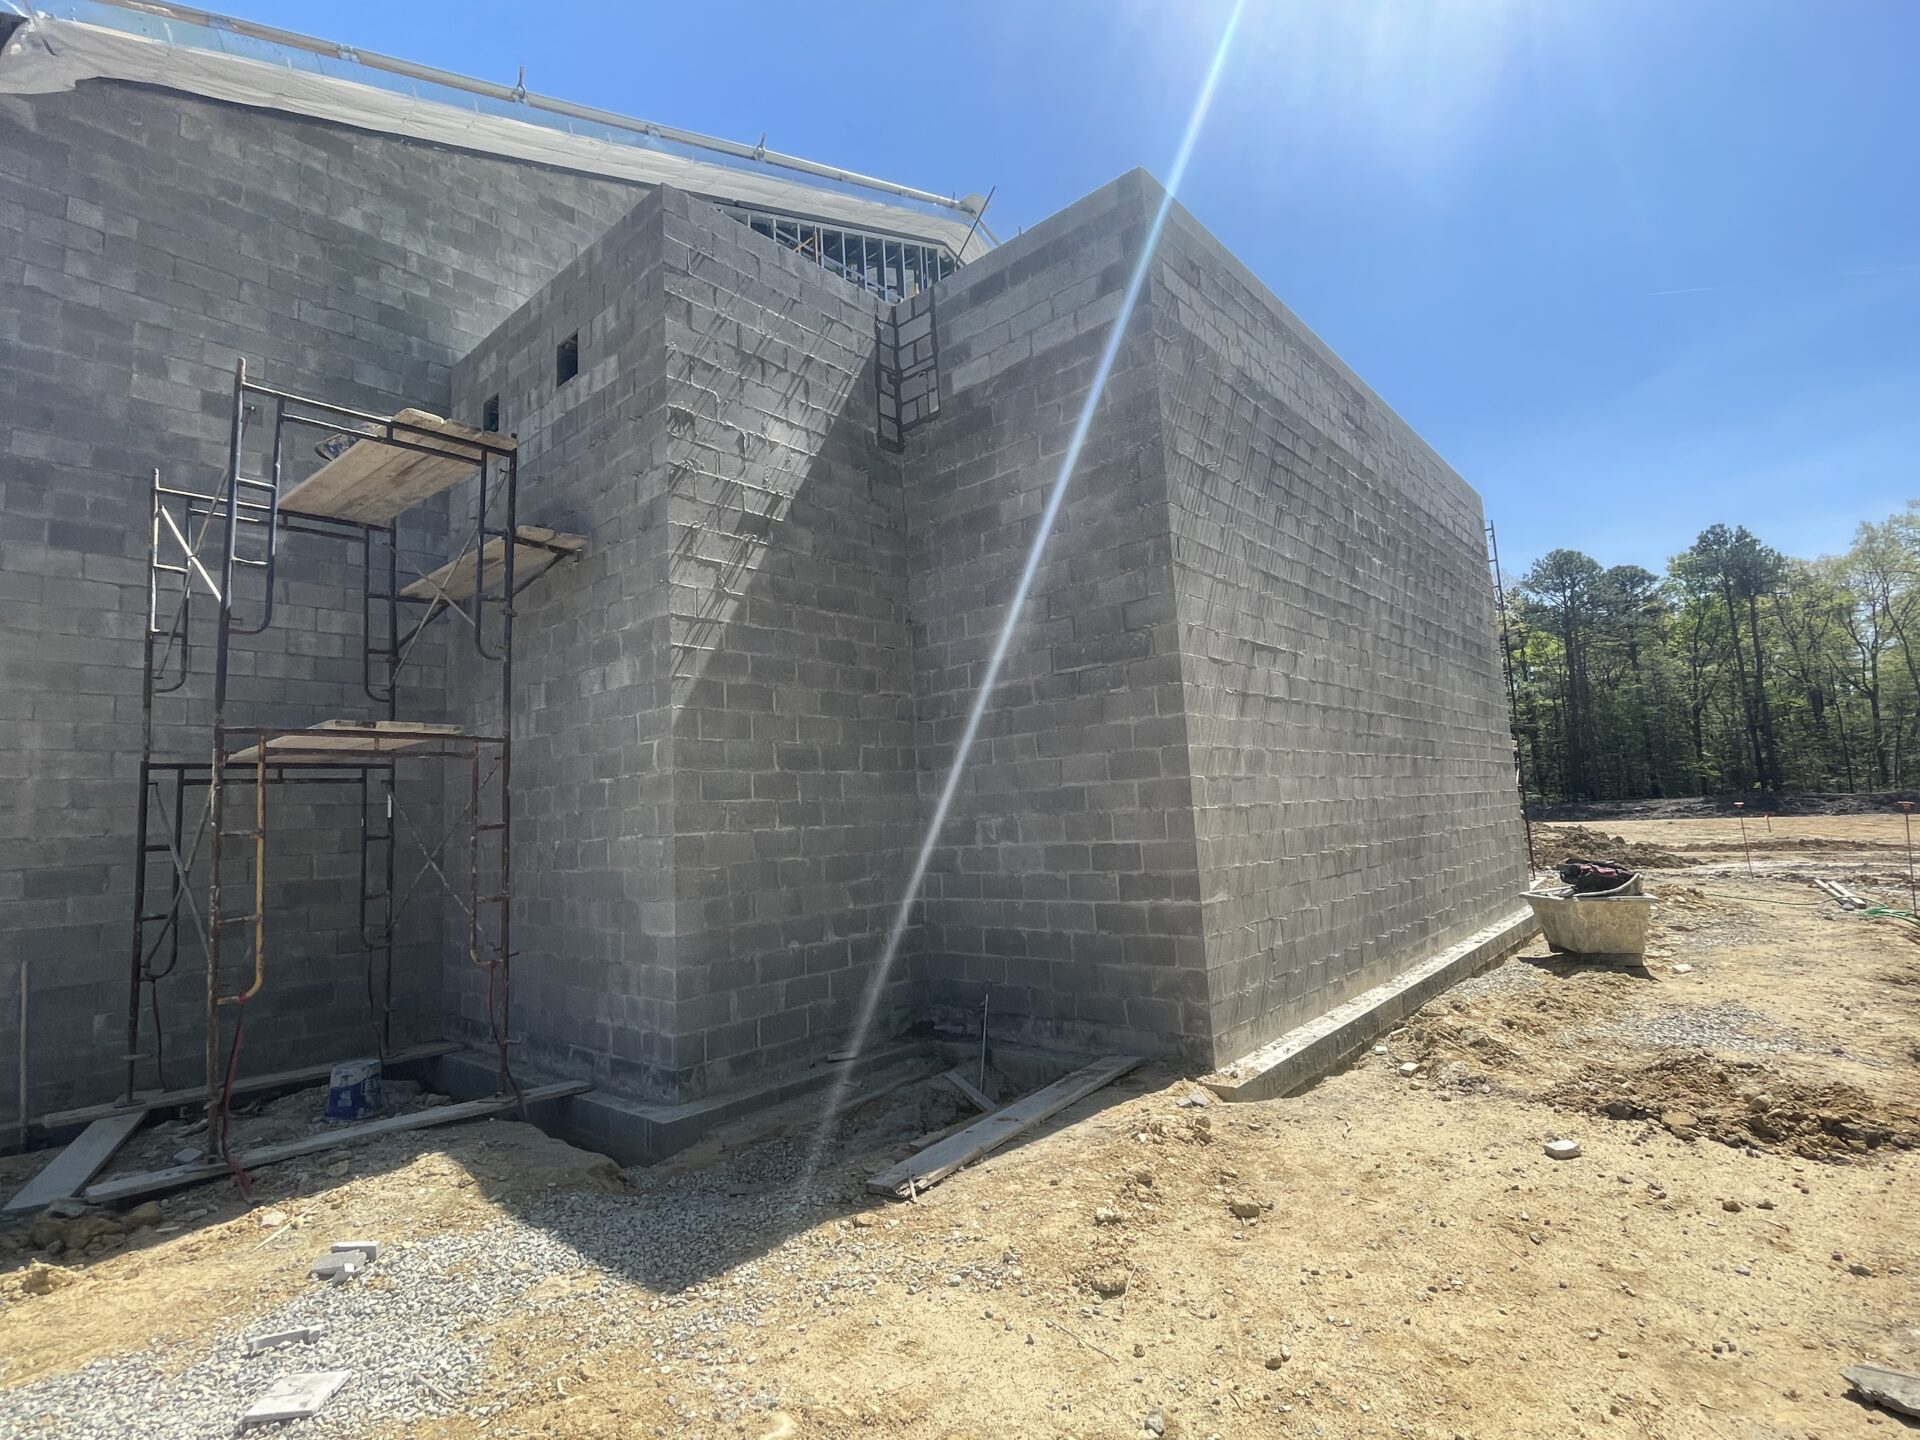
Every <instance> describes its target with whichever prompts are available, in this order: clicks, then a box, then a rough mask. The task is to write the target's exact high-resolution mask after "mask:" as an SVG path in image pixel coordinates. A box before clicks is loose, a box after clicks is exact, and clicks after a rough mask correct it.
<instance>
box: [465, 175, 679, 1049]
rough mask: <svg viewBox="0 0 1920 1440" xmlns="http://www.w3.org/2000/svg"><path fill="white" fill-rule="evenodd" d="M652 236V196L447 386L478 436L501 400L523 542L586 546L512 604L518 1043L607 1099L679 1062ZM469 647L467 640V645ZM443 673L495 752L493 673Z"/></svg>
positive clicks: (475, 1024) (476, 1019)
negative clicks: (569, 540)
mask: <svg viewBox="0 0 1920 1440" xmlns="http://www.w3.org/2000/svg"><path fill="white" fill-rule="evenodd" d="M662 223H663V208H662V202H661V198H660V196H659V194H658V193H657V192H656V193H654V194H652V195H649V196H648V197H647V198H646V199H644V200H642V201H641V202H640V203H639V204H638V205H637V206H636V207H635V208H634V209H632V210H631V211H630V212H629V213H628V214H626V215H625V216H624V217H622V218H621V219H620V220H618V221H616V222H615V223H614V224H613V225H612V226H611V227H610V228H609V229H608V230H607V231H606V232H605V233H604V234H603V235H602V236H601V237H600V238H599V239H597V240H596V241H594V243H593V244H591V245H589V246H588V247H587V248H586V250H584V251H583V252H582V253H581V255H580V257H579V258H578V259H576V260H574V261H573V262H572V263H571V264H569V265H567V266H566V267H565V268H564V269H562V270H561V271H560V273H559V274H558V275H556V276H555V277H554V278H553V279H552V280H551V281H550V282H549V283H548V284H546V285H545V286H543V287H541V289H540V290H539V291H538V293H537V294H535V295H534V296H533V297H532V298H531V299H530V300H528V301H527V302H526V303H525V304H524V305H522V306H521V307H520V308H519V309H518V310H516V311H515V312H514V313H513V314H512V315H511V316H509V317H508V318H507V319H506V320H505V321H503V322H502V323H501V325H500V326H499V327H498V328H497V329H496V330H494V332H493V333H492V334H491V335H489V336H488V337H487V338H486V339H485V340H483V341H482V342H481V343H480V344H479V345H478V346H476V347H475V348H474V349H473V350H472V351H471V352H470V353H468V354H467V356H466V357H465V358H464V359H462V360H461V361H460V362H459V364H458V365H457V366H456V367H455V378H454V409H455V412H456V414H457V415H459V416H460V417H461V418H463V419H466V420H468V421H470V422H472V423H475V424H477V423H479V422H480V420H481V418H482V407H483V406H484V405H485V403H486V401H487V400H488V398H490V397H495V396H497V397H498V398H499V402H500V424H501V428H502V430H504V431H507V432H509V433H512V434H514V435H516V436H517V437H518V438H519V440H520V448H519V517H518V518H519V520H520V521H521V523H525V524H535V525H545V526H548V527H550V528H552V529H555V530H563V531H567V532H569V533H572V534H578V535H584V536H586V537H587V540H588V549H587V551H586V552H585V554H584V555H582V556H581V557H580V558H579V559H578V560H569V561H565V562H563V563H562V564H561V565H560V566H559V567H558V568H556V569H554V570H552V571H550V572H548V573H547V574H546V575H544V576H543V577H541V578H540V579H538V580H536V581H535V582H534V583H533V584H532V586H531V587H530V588H528V589H527V590H525V591H523V592H522V593H521V595H520V596H519V598H518V599H517V601H516V602H515V606H514V610H515V622H514V683H513V690H514V706H515V714H514V724H513V738H514V754H513V807H514V832H513V839H514V847H513V859H514V873H513V886H514V894H515V897H516V898H515V903H514V917H515V928H514V932H513V949H514V951H515V952H516V953H515V959H514V964H513V1011H512V1014H513V1026H512V1028H513V1033H514V1036H515V1040H516V1042H517V1043H518V1045H519V1047H520V1048H519V1050H518V1051H517V1052H516V1053H517V1054H520V1055H525V1056H527V1057H529V1058H532V1059H534V1060H536V1061H538V1062H541V1063H545V1064H547V1065H550V1066H552V1067H554V1068H555V1069H558V1070H560V1071H562V1072H563V1073H566V1074H569V1075H577V1076H581V1077H583V1078H588V1079H594V1080H597V1081H600V1082H602V1083H606V1082H609V1081H614V1080H617V1079H619V1078H621V1077H623V1076H630V1075H633V1074H642V1075H647V1076H664V1075H667V1074H671V1073H672V1072H673V1070H674V1069H675V1068H676V1066H677V1064H678V1056H677V1052H676V1050H675V1043H674V1028H673V1023H672V1022H673V1005H674V987H673V972H672V937H673V890H672V878H671V877H672V859H673V853H672V847H671V844H670V842H669V837H670V836H671V834H672V828H671V826H672V815H671V809H672V792H671V782H670V775H671V771H670V767H669V765H668V760H667V754H668V750H669V698H670V697H669V687H668V683H667V679H668V677H667V674H666V671H665V667H664V666H663V664H662V663H661V657H662V655H663V654H664V651H665V647H666V642H667V613H668V607H667V595H668V587H667V563H666V556H667V550H666V540H665V534H666V511H667V504H666V487H665V484H664V482H663V479H662V475H663V469H664V465H665V448H664V437H665V431H666V424H665V415H666V377H665V374H664V371H663V367H662V364H661V358H662V356H663V354H664V348H665V333H666V290H665V277H664V264H663V258H662V257H663V232H662ZM574 335H577V336H578V343H579V361H580V371H579V374H578V375H576V376H575V377H574V378H573V379H572V380H570V381H568V382H567V383H566V384H564V385H561V384H558V383H557V372H556V368H555V359H556V350H557V348H558V346H559V344H560V342H561V341H562V340H564V339H566V338H567V337H569V336H574ZM473 489H474V487H473V486H472V485H471V484H470V485H469V486H468V487H467V493H465V494H463V495H462V496H461V497H460V498H461V502H462V503H460V504H459V505H457V506H456V508H455V518H454V522H453V526H452V529H453V531H454V533H453V535H452V536H451V546H452V548H454V549H456V550H457V549H458V548H459V547H460V546H461V545H462V544H463V543H465V541H466V539H467V537H468V536H469V535H470V534H471V532H472V528H473V525H474V518H475V517H474V509H475V496H474V495H473V493H472V491H473ZM492 523H493V524H495V525H498V524H502V523H504V514H503V513H502V512H499V511H496V512H495V513H494V515H493V517H492ZM456 624H457V622H456ZM458 628H459V631H460V633H459V635H458V636H457V637H456V638H457V639H459V640H461V641H463V642H464V641H465V640H466V639H467V637H468V635H469V634H470V631H469V630H468V627H466V626H464V625H460V626H459V627H458ZM449 659H450V670H451V675H452V683H451V686H450V695H449V706H450V710H451V713H452V717H453V718H455V719H457V720H459V721H460V722H462V723H464V724H471V725H473V726H475V727H477V728H482V729H484V730H485V731H486V733H490V734H497V733H499V725H500V712H499V705H498V699H499V685H500V673H499V667H498V666H497V665H495V664H491V663H486V662H483V661H482V660H481V659H480V658H479V656H478V655H477V653H476V652H475V651H474V649H473V647H472V646H471V645H470V644H466V643H462V644H459V645H457V646H456V647H455V649H454V650H453V652H452V654H451V655H450V657H449ZM464 783H466V782H465V777H463V776H459V775H452V774H450V775H449V776H448V796H447V803H448V804H449V805H450V806H453V807H455V809H454V813H455V814H464V813H465V811H464V806H465V804H466V803H467V801H466V799H465V798H464V797H462V796H461V795H460V793H459V792H460V787H461V785H462V784H464ZM462 843H464V842H462ZM455 853H464V851H461V850H459V849H458V848H456V852H455ZM491 858H492V855H491V852H489V853H488V863H491ZM465 918H466V917H465V916H464V915H463V914H461V913H459V912H458V910H457V909H456V908H455V907H454V906H453V905H452V904H451V903H449V904H448V906H447V921H448V925H447V930H446V955H445V970H444V983H445V986H446V994H447V1011H448V1014H447V1019H448V1021H449V1023H450V1025H451V1027H452V1030H453V1033H455V1034H457V1035H461V1036H464V1037H465V1038H468V1039H473V1040H482V1039H484V1038H485V1037H486V1035H487V1029H488V1027H487V1020H486V1009H485V1003H486V1002H485V976H484V973H483V972H482V971H480V970H478V969H477V968H476V967H475V966H474V964H473V963H472V962H471V961H470V959H469V956H468V953H467V934H468V932H467V926H466V923H465Z"/></svg>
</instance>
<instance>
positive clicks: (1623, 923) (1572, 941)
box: [1525, 875, 1659, 957]
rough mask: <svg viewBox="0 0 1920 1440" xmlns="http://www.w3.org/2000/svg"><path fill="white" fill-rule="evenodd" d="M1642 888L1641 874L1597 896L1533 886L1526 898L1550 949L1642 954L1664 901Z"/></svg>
mask: <svg viewBox="0 0 1920 1440" xmlns="http://www.w3.org/2000/svg"><path fill="white" fill-rule="evenodd" d="M1639 890H1640V877H1639V876H1637V875H1636V876H1635V877H1634V878H1633V879H1632V880H1630V881H1628V882H1627V883H1626V884H1624V885H1622V886H1620V887H1619V889H1617V890H1608V891H1605V892H1603V893H1601V894H1598V895H1579V896H1576V895H1574V894H1573V893H1572V892H1571V890H1560V891H1550V890H1529V891H1527V892H1526V896H1525V899H1526V902H1527V904H1528V905H1529V906H1531V907H1532V909H1533V917H1534V919H1536V920H1538V921H1539V922H1540V933H1541V934H1542V935H1543V936H1545V937H1546V941H1547V944H1548V946H1549V947H1550V948H1552V949H1554V950H1563V951H1565V952H1567V953H1568V954H1570V955H1622V956H1631V957H1640V956H1644V955H1645V954H1646V953H1647V932H1648V930H1649V929H1650V928H1651V927H1652V925H1653V911H1654V906H1655V905H1656V904H1658V903H1659V902H1657V901H1656V900H1655V899H1654V898H1653V897H1652V896H1651V895H1642V894H1640V893H1638V892H1639Z"/></svg>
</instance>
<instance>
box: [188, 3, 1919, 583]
mask: <svg viewBox="0 0 1920 1440" xmlns="http://www.w3.org/2000/svg"><path fill="white" fill-rule="evenodd" d="M216 8H220V9H223V10H225V11H227V12H228V13H235V14H241V15H246V16H249V17H251V18H254V19H259V20H263V21H267V22H269V23H272V24H278V25H282V26H284V27H286V28H288V29H292V30H299V31H303V32H306V33H310V34H320V35H322V36H324V37H325V38H327V39H332V40H339V41H343V42H347V43H351V44H358V45H361V46H363V47H365V48H368V49H373V50H382V51H385V52H387V53H390V54H396V55H401V56H405V57H406V58H409V59H414V60H420V61H423V62H426V63H429V64H435V65H439V66H442V67H444V68H446V69H450V70H456V71H461V72H463V73H468V74H474V75H481V76H485V77H487V78H491V79H497V80H502V81H508V82H510V81H511V80H512V79H513V78H514V74H515V70H516V67H517V66H520V65H525V66H526V70H527V83H528V85H529V86H530V87H531V88H533V89H535V90H539V91H543V92H545V93H548V94H555V95H562V96H565V97H567V98H569V99H574V100H579V101H582V102H584V103H589V104H595V105H601V106H604V107H607V108H609V109H614V110H619V111H623V112H626V113H628V114H633V115H638V116H643V117H646V118H649V119H655V120H659V121H662V122H664V123H668V124H673V125H680V126H684V127H687V128H689V129H695V130H703V131H706V132H708V133H711V134H717V135H722V136H726V137H729V138H735V139H743V140H749V141H750V140H753V139H755V138H757V137H758V136H759V135H760V133H761V132H762V131H765V132H766V134H767V137H768V140H767V143H768V144H769V145H770V146H772V147H774V148H777V149H782V150H787V151H790V152H793V153H797V154H801V155H806V156H809V157H810V158H814V159H819V160H824V161H830V162H832V163H835V164H840V165H845V166H848V167H849V168H853V169H857V170H863V171H866V172H868V173H871V174H877V175H882V176H886V177H888V178H890V179H897V180H901V181H905V182H907V183H911V184H916V185H921V186H924V187H926V188H928V189H932V190H940V191H951V192H953V193H956V194H964V193H966V192H968V191H980V192H983V193H984V192H985V191H986V190H987V189H988V187H989V186H997V187H998V193H997V195H996V197H995V200H994V203H993V208H992V210H991V212H990V213H989V218H990V219H991V220H992V222H993V223H994V225H995V227H996V228H997V229H999V230H1000V232H1001V233H1002V234H1003V235H1004V234H1011V233H1013V232H1014V231H1015V230H1017V229H1018V228H1019V227H1020V226H1021V225H1022V224H1030V223H1032V222H1034V221H1036V220H1039V219H1041V218H1043V217H1044V216H1046V215H1048V214H1051V213H1052V212H1053V211H1055V210H1057V209H1059V208H1060V207H1061V206H1062V205H1065V204H1067V203H1068V202H1070V201H1072V200H1073V199H1075V198H1077V197H1078V196H1080V195H1082V194H1084V193H1085V192H1087V191H1088V190H1091V189H1093V188H1095V187H1096V186H1098V185H1101V184H1103V183H1104V182H1106V181H1107V180H1109V179H1111V178H1113V176H1115V175H1116V174H1118V173H1120V172H1121V171H1123V170H1125V169H1128V168H1130V167H1132V166H1134V165H1144V166H1146V167H1147V168H1148V169H1149V170H1153V171H1155V172H1156V173H1159V174H1162V175H1164V174H1165V172H1166V168H1167V163H1168V160H1169V159H1170V157H1171V155H1172V153H1173V150H1174V148H1175V146H1176V144H1177V141H1178V138H1179V134H1180V131H1181V127H1182V125H1183V124H1184V121H1185V118H1186V115H1187V111H1188V108H1189V106H1190V104H1191V102H1192V98H1193V95H1194V93H1195V91H1196V89H1197V87H1198V84H1199V81H1200V78H1201V76H1202V75H1203V74H1204V72H1205V69H1206V66H1207V63H1208V61H1209V60H1210V58H1211V56H1212V52H1213V47H1214V43H1215V39H1216V37H1217V36H1218V34H1219V31H1220V28H1221V25H1222V23H1223V21H1224V19H1225V15H1226V12H1227V4H1226V0H1154V3H1147V0H1138V3H1136V0H1106V3H1066V0H1061V3H1045V0H968V3H965V4H935V5H912V6H896V5H890V4H884V3H875V0H869V3H866V4H862V5H839V6H834V5H827V6H821V5H780V4H773V3H750V4H739V3H728V0H708V3H704V4H698V5H687V4H684V3H674V4H670V5H669V4H652V3H628V4H612V3H606V4H587V3H574V4H565V5H548V6H544V7H537V8H529V7H527V6H525V5H524V4H511V5H509V4H500V3H490V0H489V3H461V4H453V3H445V0H436V3H428V0H409V3H391V0H387V3H379V4H374V3H365V0H333V3H330V4H327V5H325V6H321V5H317V4H314V3H312V0H307V3H291V0H216ZM1916 53H1920V4H1914V3H1910V0H1820V3H1813V0H1739V3H1704V0H1703V3H1687V0H1432V3H1427V0H1298V3H1282V0H1250V5H1249V10H1248V13H1247V19H1246V23H1245V26H1244V28H1243V32H1242V34H1241V36H1240V37H1239V43H1238V44H1237V46H1236V49H1235V53H1234V55H1233V57H1232V59H1231V61H1230V63H1229V66H1228V68H1227V70H1226V73H1225V76H1224V79H1223V82H1222V87H1221V90H1220V94H1219V97H1218V100H1217V102H1216V104H1215V107H1214V110H1213V113H1212V115H1211V116H1210V118H1209V121H1208V126H1207V130H1206V132H1205V133H1204V134H1203V136H1202V138H1201V141H1200V145H1199V149H1198V151H1197V152H1196V154H1195V157H1194V160H1193V165H1192V168H1191V170H1190V171H1189V172H1188V176H1187V181H1186V184H1185V186H1184V187H1183V193H1182V197H1181V198H1182V199H1183V200H1184V202H1185V203H1186V204H1187V206H1188V208H1190V209H1191V210H1192V211H1193V212H1194V213H1195V214H1196V215H1197V216H1198V217H1199V218H1200V220H1201V221H1202V222H1203V223H1205V224H1206V225H1207V226H1208V227H1210V228H1211V229H1212V230H1214V231H1215V233H1217V234H1218V235H1219V236H1220V237H1221V238H1222V240H1224V241H1225V242H1226V243H1227V244H1228V245H1229V246H1230V247H1231V248H1232V249H1233V250H1234V251H1235V252H1237V253H1238V254H1239V255H1240V256H1241V257H1242V259H1244V260H1245V261H1246V262H1247V263H1248V264H1249V265H1250V266H1251V267H1252V268H1253V270H1254V271H1255V272H1256V273H1258V274H1259V275H1260V276H1261V278H1262V279H1264V280H1265V281H1266V282H1267V283H1268V284H1269V285H1270V286H1271V287H1272V288H1273V289H1274V291H1275V292H1276V293H1278V294H1279V295H1280V297H1281V298H1282V299H1283V300H1285V301H1286V302H1287V303H1288V304H1289V305H1290V306H1291V307H1292V308H1293V309H1294V310H1295V311H1296V312H1297V313H1298V314H1299V315H1301V316H1302V317H1303V318H1304V319H1305V320H1306V321H1307V322H1308V323H1309V324H1310V325H1312V326H1313V327H1314V328H1315V329H1316V330H1317V331H1318V332H1319V333H1320V335H1321V337H1322V338H1323V339H1325V340H1326V341H1327V343H1328V344H1330V345H1331V346H1332V347H1333V348H1334V349H1335V350H1336V351H1337V352H1338V353H1339V354H1340V355H1341V356H1342V358H1344V359H1345V360H1346V361H1347V362H1348V363H1349V364H1350V365H1352V366H1353V368H1354V369H1355V370H1357V371H1358V372H1359V373H1360V374H1361V375H1362V376H1364V377H1365V378H1366V379H1367V381H1368V382H1369V383H1370V384H1371V385H1372V386H1373V387H1374V388H1375V389H1376V390H1377V391H1378V392H1379V393H1380V394H1381V395H1382V396H1383V397H1384V398H1385V399H1386V400H1387V401H1388V403H1389V404H1391V405H1393V406H1394V408H1395V409H1397V410H1398V411H1399V412H1400V413H1401V414H1402V415H1403V416H1405V417H1406V418H1407V420H1408V421H1409V422H1411V423H1412V424H1413V425H1414V427H1415V428H1416V429H1418V430H1419V431H1420V432H1421V433H1422V434H1423V435H1424V436H1425V437H1426V438H1427V439H1428V441H1430V442H1431V443H1432V444H1433V445H1434V446H1435V448H1436V449H1438V450H1439V451H1440V452H1441V454H1443V455H1445V456H1446V457H1447V459H1448V460H1450V461H1451V462H1452V463H1453V465H1454V466H1455V467H1456V468H1457V469H1458V470H1459V471H1460V472H1461V473H1462V474H1463V475H1464V476H1466V478H1467V479H1468V480H1469V481H1470V482H1472V483H1473V484H1474V485H1475V486H1476V487H1477V488H1478V489H1479V490H1480V492H1481V493H1482V495H1484V496H1485V497H1486V501H1487V508H1488V513H1489V515H1490V516H1491V517H1492V518H1493V520H1494V521H1495V523H1496V524H1497V525H1498V526H1499V530H1500V536H1501V549H1502V557H1501V558H1502V559H1503V561H1504V562H1505V563H1506V565H1507V568H1509V569H1510V570H1517V569H1520V568H1523V567H1524V566H1525V564H1526V563H1527V562H1528V561H1529V560H1530V559H1531V558H1533V557H1534V556H1536V555H1538V554H1539V553H1541V552H1542V551H1544V550H1547V549H1550V548H1552V547H1554V546H1556V545H1563V544H1564V545H1574V546H1577V547H1580V548H1583V549H1586V550H1588V551H1589V552H1590V553H1592V554H1593V555H1594V556H1595V557H1596V558H1597V559H1599V560H1601V561H1602V562H1603V563H1607V564H1614V563H1622V562H1633V563H1638V564H1644V565H1647V566H1649V567H1650V568H1655V569H1657V568H1659V567H1660V565H1661V564H1662V563H1663V562H1664V560H1665V558H1666V556H1667V555H1669V554H1670V553H1672V552H1674V551H1676V550H1678V549H1680V548H1683V547H1684V546H1685V545H1686V544H1688V543H1689V542H1690V541H1691V540H1692V538H1693V536H1694V534H1695V533H1696V532H1697V531H1698V530H1700V529H1701V528H1702V527H1704V526H1706V525H1708V524H1711V523H1713V522H1714V521H1719V520H1724V521H1727V522H1729V523H1741V524H1745V525H1747V526H1748V527H1750V528H1751V529H1753V530H1755V531H1756V532H1758V533H1759V534H1760V535H1761V536H1762V538H1764V539H1766V540H1768V541H1769V542H1770V543H1772V544H1774V545H1776V546H1778V547H1779V548H1781V549H1783V550H1786V551H1788V552H1790V553H1794V554H1801V555H1814V554H1819V553H1825V552H1831V551H1834V550H1837V549H1841V548H1844V546H1845V545H1846V543H1847V541H1848V538H1849V536H1850V534H1851V532H1852V530H1853V528H1854V526H1855V525H1856V524H1857V523H1858V522H1859V521H1860V520H1861V519H1866V518H1880V517H1882V516H1884V515H1885V514H1887V513H1889V512H1891V511H1893V510H1896V509H1898V508H1900V507H1901V506H1903V505H1904V504H1905V502H1906V501H1907V499H1908V498H1909V497H1910V496H1920V474H1916V469H1917V468H1920V467H1917V466H1916V458H1915V457H1916V456H1920V183H1916V177H1917V176H1920V160H1917V159H1916V157H1915V154H1914V148H1915V141H1916V139H1920V84H1916V83H1915V82H1914V74H1915V71H1914V60H1913V57H1914V55H1915V54H1916Z"/></svg>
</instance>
